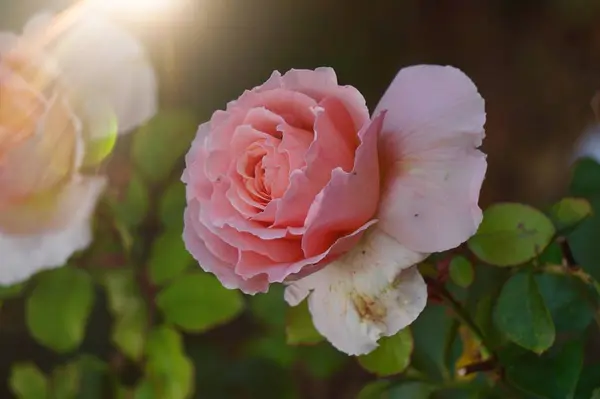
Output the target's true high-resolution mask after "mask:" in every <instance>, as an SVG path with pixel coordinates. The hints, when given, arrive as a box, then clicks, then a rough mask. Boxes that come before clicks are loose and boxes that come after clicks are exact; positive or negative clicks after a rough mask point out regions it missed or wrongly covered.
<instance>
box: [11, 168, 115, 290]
mask: <svg viewBox="0 0 600 399" xmlns="http://www.w3.org/2000/svg"><path fill="white" fill-rule="evenodd" d="M105 183H106V182H105V179H103V178H96V177H94V178H87V179H83V180H82V181H81V182H79V184H82V185H85V186H87V190H86V191H85V192H84V193H82V196H81V197H79V203H78V204H77V206H76V207H72V208H71V212H72V215H71V217H72V218H71V220H70V223H69V224H67V225H66V226H65V227H64V228H62V229H59V230H54V231H48V232H44V233H40V234H32V235H9V234H3V233H0V254H2V257H1V261H0V285H10V284H15V283H18V282H21V281H23V280H26V279H27V278H29V277H30V276H32V275H33V274H35V273H37V272H38V271H41V270H45V269H52V268H56V267H60V266H62V265H64V264H65V263H66V262H67V260H68V259H69V258H70V257H71V255H73V253H75V252H77V251H80V250H83V249H85V248H86V247H87V246H88V245H89V244H90V243H91V241H92V232H91V215H92V212H93V210H94V207H95V205H96V202H97V199H98V197H99V195H100V193H101V192H102V189H103V188H104V186H105Z"/></svg>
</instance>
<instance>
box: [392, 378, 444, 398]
mask: <svg viewBox="0 0 600 399" xmlns="http://www.w3.org/2000/svg"><path fill="white" fill-rule="evenodd" d="M434 392H435V386H434V385H432V384H428V383H426V382H416V381H415V382H412V381H411V382H403V383H401V384H400V385H397V386H394V387H392V388H391V389H390V390H389V391H388V392H387V395H388V398H389V399H409V398H410V399H429V398H431V397H432V396H431V394H433V393H434Z"/></svg>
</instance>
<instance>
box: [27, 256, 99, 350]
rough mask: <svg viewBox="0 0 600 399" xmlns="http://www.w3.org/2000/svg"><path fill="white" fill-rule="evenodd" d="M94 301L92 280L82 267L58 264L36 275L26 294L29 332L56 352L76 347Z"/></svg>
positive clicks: (81, 338)
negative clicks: (59, 265) (30, 290)
mask: <svg viewBox="0 0 600 399" xmlns="http://www.w3.org/2000/svg"><path fill="white" fill-rule="evenodd" d="M93 303H94V284H93V283H92V279H91V278H90V276H89V275H88V274H87V273H86V272H85V271H83V270H80V269H74V268H71V267H62V268H60V269H55V270H51V271H49V272H46V273H43V274H41V275H40V276H39V280H38V281H37V284H36V286H35V288H34V289H33V292H32V293H31V295H30V296H29V298H27V304H26V318H27V325H28V327H29V331H30V332H31V335H32V336H33V337H34V338H35V340H36V341H38V342H39V343H40V344H42V345H44V346H47V347H49V348H51V349H53V350H55V351H56V352H60V353H64V352H69V351H72V350H74V349H76V348H77V347H78V346H79V345H80V344H81V341H82V340H83V337H84V333H85V327H86V324H87V319H88V316H89V315H90V312H91V310H92V305H93Z"/></svg>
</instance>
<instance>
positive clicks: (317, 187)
mask: <svg viewBox="0 0 600 399" xmlns="http://www.w3.org/2000/svg"><path fill="white" fill-rule="evenodd" d="M319 107H320V110H317V117H316V120H315V140H314V141H313V142H312V144H311V145H310V147H309V149H308V151H307V153H306V157H305V158H306V167H305V168H303V169H300V170H298V169H297V170H295V171H293V172H292V173H290V184H289V187H288V190H287V191H286V193H285V195H284V196H283V197H282V198H281V201H272V202H271V203H270V204H269V205H267V209H269V208H270V207H276V208H277V211H276V217H275V225H276V226H295V227H299V226H303V225H304V223H305V219H306V214H307V212H308V210H309V208H310V206H311V204H312V202H313V201H314V198H315V196H316V195H317V194H318V193H319V192H320V191H321V190H322V189H323V187H325V185H326V184H327V183H328V182H329V180H330V179H331V172H332V171H333V169H335V168H337V167H341V168H342V169H343V170H345V171H350V170H352V168H353V166H354V156H355V151H356V148H357V147H358V144H359V139H358V131H357V130H354V127H353V126H351V124H350V125H349V124H348V123H346V122H347V121H349V120H350V119H349V118H350V114H349V113H348V111H347V110H346V109H345V108H344V106H343V104H342V103H341V102H340V100H338V99H336V98H333V97H331V98H327V99H325V100H323V101H322V102H321V103H320V104H319ZM340 129H344V130H340ZM334 149H335V150H334Z"/></svg>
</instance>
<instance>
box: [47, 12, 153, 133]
mask: <svg viewBox="0 0 600 399" xmlns="http://www.w3.org/2000/svg"><path fill="white" fill-rule="evenodd" d="M53 44H54V47H52V48H50V49H47V52H48V54H49V55H51V56H52V57H53V58H55V59H56V61H57V63H58V64H59V65H60V67H61V69H62V71H63V73H64V78H65V79H66V80H67V81H68V82H69V84H70V85H71V86H72V87H73V88H74V89H75V91H76V93H75V94H76V95H77V96H78V97H79V98H80V100H79V101H81V102H84V101H87V100H86V99H87V98H91V99H93V101H94V102H95V103H96V104H97V103H98V102H99V101H100V100H101V99H102V100H104V103H106V104H110V105H111V107H112V109H113V111H114V115H116V118H117V120H118V126H119V132H122V133H123V132H128V131H130V130H132V129H133V128H134V127H136V126H138V125H140V124H142V123H144V122H146V121H147V120H149V119H150V118H151V117H152V116H154V114H155V113H156V111H157V82H156V76H155V73H154V70H153V68H152V66H151V65H150V63H149V61H148V59H147V57H146V55H145V52H144V49H143V48H142V46H141V45H140V43H138V41H137V40H136V39H135V38H134V37H133V36H132V35H131V34H129V33H128V32H127V31H125V30H123V29H121V28H120V27H119V26H117V25H116V24H114V23H112V22H110V21H109V20H108V19H106V18H103V17H102V15H101V14H100V13H97V12H92V11H90V10H82V12H81V13H80V14H79V15H78V17H77V20H76V22H74V23H73V25H71V26H70V27H69V28H68V29H67V30H65V31H64V32H63V34H62V35H61V36H60V37H59V38H58V39H57V40H56V41H55V42H54V43H53ZM85 109H86V107H83V109H82V111H85ZM107 115H108V114H107ZM108 116H110V115H108Z"/></svg>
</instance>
